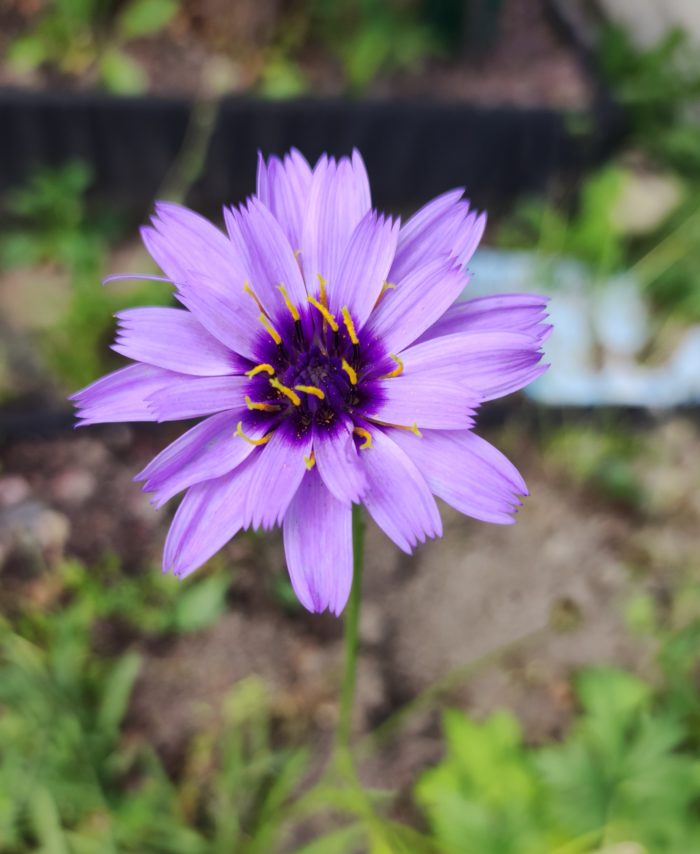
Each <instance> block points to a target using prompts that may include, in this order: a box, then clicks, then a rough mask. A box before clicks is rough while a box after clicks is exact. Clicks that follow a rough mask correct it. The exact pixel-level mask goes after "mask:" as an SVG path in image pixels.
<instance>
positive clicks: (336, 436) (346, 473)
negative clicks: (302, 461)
mask: <svg viewBox="0 0 700 854" xmlns="http://www.w3.org/2000/svg"><path fill="white" fill-rule="evenodd" d="M314 456H315V458H316V466H317V467H318V473H319V474H320V476H321V479H322V480H323V482H324V483H325V485H326V486H327V487H328V489H329V490H330V491H331V492H332V493H333V495H334V496H335V497H336V498H337V499H338V500H339V501H343V502H345V503H350V502H357V501H359V500H360V496H361V495H362V492H363V490H364V488H365V478H364V475H363V474H362V470H361V468H360V465H359V461H358V458H357V448H356V447H355V442H354V441H353V438H352V425H351V423H350V421H349V420H345V421H342V422H339V423H337V426H336V425H334V428H330V429H316V430H315V432H314Z"/></svg>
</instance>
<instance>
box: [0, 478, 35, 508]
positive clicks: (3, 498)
mask: <svg viewBox="0 0 700 854" xmlns="http://www.w3.org/2000/svg"><path fill="white" fill-rule="evenodd" d="M31 491H32V490H31V487H30V486H29V484H28V483H27V481H26V480H25V479H24V478H23V477H20V476H19V475H17V474H8V475H5V477H0V507H12V506H13V505H14V504H19V503H20V502H22V501H25V500H26V499H27V498H29V496H30V494H31Z"/></svg>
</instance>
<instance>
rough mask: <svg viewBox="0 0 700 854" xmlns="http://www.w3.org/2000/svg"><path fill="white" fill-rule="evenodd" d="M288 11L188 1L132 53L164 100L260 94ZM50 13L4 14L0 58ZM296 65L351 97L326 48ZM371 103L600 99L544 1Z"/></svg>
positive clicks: (527, 2)
mask: <svg viewBox="0 0 700 854" xmlns="http://www.w3.org/2000/svg"><path fill="white" fill-rule="evenodd" d="M284 5H285V4H284V3H282V2H281V0H236V3H235V4H230V3H228V2H227V0H187V2H185V3H183V7H182V9H181V12H180V13H179V15H178V16H177V17H176V18H175V20H174V21H173V22H172V23H171V24H170V25H169V27H168V28H167V30H166V31H165V32H164V33H162V34H161V35H159V36H156V37H153V38H149V39H140V40H137V41H133V42H131V43H130V44H129V45H128V46H127V48H126V50H127V52H128V53H129V54H130V55H131V56H132V57H133V58H134V59H135V60H137V61H138V62H139V63H140V64H141V65H142V67H143V68H144V69H145V71H146V73H147V75H148V78H149V81H150V83H149V87H150V91H151V92H153V93H156V94H163V95H173V94H174V95H196V94H198V93H202V92H212V91H215V92H216V93H218V94H241V93H248V92H251V91H253V92H254V91H256V90H257V89H258V86H259V81H260V74H261V71H262V69H263V68H264V67H265V66H266V64H267V63H269V62H270V61H271V60H276V59H277V52H278V50H277V49H275V48H272V47H271V43H272V39H273V37H274V36H275V33H276V31H277V30H279V29H280V27H281V26H282V25H283V22H282V23H281V19H280V15H281V12H282V11H283V9H284ZM44 6H45V3H42V2H41V0H5V2H4V3H3V4H1V5H0V57H2V56H3V55H4V53H5V51H6V50H7V48H8V47H9V45H10V44H11V43H12V39H13V38H14V37H15V36H16V35H17V34H19V33H21V32H23V31H25V30H26V28H27V24H28V22H29V23H32V22H35V21H37V20H38V19H39V17H40V14H41V11H42V9H43V8H44ZM284 28H285V29H289V28H290V27H289V26H288V25H286V24H285V25H284ZM298 62H299V69H300V72H301V75H302V76H303V77H304V78H305V79H306V80H307V82H308V89H309V92H310V93H312V94H315V95H342V94H344V93H345V91H346V87H345V82H344V77H343V73H342V69H341V67H340V65H339V63H338V61H337V60H336V59H334V58H333V57H332V56H331V55H330V54H329V52H328V51H324V50H323V49H322V48H321V46H318V45H316V46H314V45H310V46H308V47H306V48H304V49H303V51H302V52H301V54H300V56H299V58H298ZM8 85H9V86H27V87H30V88H39V89H42V88H60V89H84V88H94V87H95V86H96V85H97V81H96V72H95V69H94V68H91V67H88V68H86V69H85V70H83V71H82V72H81V73H80V74H79V75H75V76H70V75H64V76H61V75H58V74H57V72H56V71H55V70H52V69H49V68H43V69H37V70H36V71H35V72H33V73H31V74H29V75H19V74H18V73H17V72H16V71H14V70H13V69H12V68H11V67H10V66H9V65H8V64H7V63H2V62H1V61H0V86H8ZM365 94H366V95H367V96H369V97H417V98H425V99H429V100H440V101H450V102H460V101H464V102H470V103H480V104H489V105H494V104H509V105H518V106H550V107H555V108H564V109H582V108H586V107H587V106H588V105H589V103H590V100H591V97H592V91H591V85H590V81H589V80H588V77H587V74H586V72H585V71H584V69H583V67H582V64H581V62H580V61H579V57H578V56H577V54H576V51H575V50H573V49H572V48H571V46H569V45H567V44H565V43H564V42H563V41H562V38H561V36H560V34H559V32H558V31H557V29H556V27H555V26H554V25H553V23H552V21H551V19H550V17H549V16H548V15H547V13H546V3H545V0H504V4H503V10H502V13H501V18H500V26H499V30H498V32H497V34H496V37H495V40H494V42H493V44H486V45H478V46H472V47H471V48H470V49H469V50H468V51H464V52H461V53H460V54H459V55H457V56H455V57H453V58H452V59H449V60H440V59H435V58H432V59H425V60H422V61H417V62H416V63H415V65H414V67H412V68H411V70H410V72H401V73H384V74H382V75H380V76H379V77H378V78H377V79H376V80H375V81H374V82H373V83H372V84H371V85H370V86H369V89H368V91H367V92H366V93H365Z"/></svg>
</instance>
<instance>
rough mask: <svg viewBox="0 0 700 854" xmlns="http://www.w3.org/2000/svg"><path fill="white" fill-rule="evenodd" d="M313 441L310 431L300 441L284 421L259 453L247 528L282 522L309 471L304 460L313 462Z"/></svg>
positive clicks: (246, 509) (250, 491)
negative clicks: (306, 472)
mask: <svg viewBox="0 0 700 854" xmlns="http://www.w3.org/2000/svg"><path fill="white" fill-rule="evenodd" d="M311 440H312V431H311V430H307V431H306V433H305V434H304V435H303V436H302V437H301V438H299V437H298V436H297V435H296V430H295V429H294V427H293V425H292V424H290V422H289V421H284V422H283V423H282V424H281V426H280V427H279V428H278V429H277V430H276V431H275V433H274V434H273V436H272V438H271V439H270V441H269V442H268V443H267V444H266V445H264V446H263V447H262V448H260V449H259V450H258V451H257V452H256V454H255V455H254V464H255V465H254V471H253V473H252V475H251V480H250V484H249V486H248V493H247V495H246V500H245V506H244V525H245V527H246V528H248V527H251V526H252V527H253V528H259V527H263V528H271V527H272V526H273V525H275V524H276V523H278V522H280V521H281V520H282V517H283V516H284V514H285V511H286V510H287V507H289V503H290V501H291V500H292V498H294V494H295V492H296V491H297V489H298V488H299V484H300V483H301V479H302V478H303V477H304V472H305V471H306V470H307V469H306V460H305V459H304V458H305V457H306V458H307V459H308V458H310V455H311Z"/></svg>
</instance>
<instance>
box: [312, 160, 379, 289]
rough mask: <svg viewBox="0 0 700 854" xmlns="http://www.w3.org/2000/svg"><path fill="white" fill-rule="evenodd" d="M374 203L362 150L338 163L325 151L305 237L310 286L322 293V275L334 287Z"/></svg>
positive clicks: (316, 173) (315, 178) (315, 176)
mask: <svg viewBox="0 0 700 854" xmlns="http://www.w3.org/2000/svg"><path fill="white" fill-rule="evenodd" d="M370 205H371V199H370V192H369V182H368V180H367V172H366V170H365V167H364V163H363V162H362V158H361V157H360V155H359V152H353V157H352V160H348V158H347V157H343V158H341V159H340V161H339V162H338V163H336V162H335V160H333V159H332V158H331V159H329V158H328V157H326V155H324V156H323V157H322V158H321V159H320V160H319V161H318V163H317V164H316V168H315V169H314V173H313V178H312V180H311V189H310V192H309V204H308V208H307V212H306V217H305V220H304V227H303V229H302V238H301V262H302V268H303V270H304V279H305V280H306V288H307V291H308V292H309V294H311V295H312V296H318V293H319V281H318V277H319V275H320V276H322V277H323V278H324V279H325V280H326V281H327V282H328V283H329V289H330V290H331V292H332V290H333V287H334V283H335V279H336V277H337V273H338V268H339V265H340V261H341V259H342V257H343V253H344V252H345V249H346V247H347V245H348V242H349V241H350V237H351V235H352V233H353V231H354V230H355V228H356V226H357V225H358V223H359V222H360V220H361V219H362V217H363V216H365V214H366V213H367V212H368V211H369V209H370Z"/></svg>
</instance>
